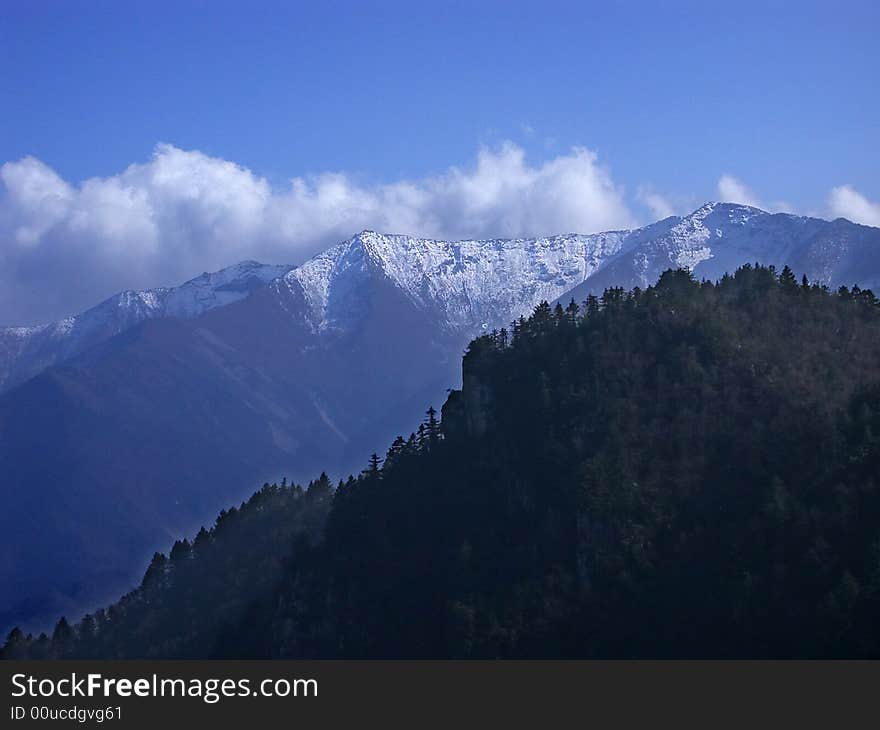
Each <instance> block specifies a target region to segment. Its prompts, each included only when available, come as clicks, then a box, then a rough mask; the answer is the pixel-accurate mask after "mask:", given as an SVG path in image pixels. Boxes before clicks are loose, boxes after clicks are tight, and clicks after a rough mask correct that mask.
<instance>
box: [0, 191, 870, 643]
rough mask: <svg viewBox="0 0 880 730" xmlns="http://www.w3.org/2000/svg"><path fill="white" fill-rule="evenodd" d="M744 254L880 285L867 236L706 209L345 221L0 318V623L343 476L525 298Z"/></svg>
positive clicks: (433, 394) (454, 373)
mask: <svg viewBox="0 0 880 730" xmlns="http://www.w3.org/2000/svg"><path fill="white" fill-rule="evenodd" d="M755 261H760V262H761V263H765V264H775V265H777V266H782V265H783V264H785V263H788V264H789V265H790V266H791V267H792V268H793V269H794V270H795V271H796V272H797V273H798V275H799V276H800V275H801V274H806V275H807V277H808V278H810V279H811V280H818V281H821V282H823V283H826V284H828V285H829V286H832V287H837V286H839V285H842V284H846V285H851V284H853V283H858V284H860V285H861V286H863V287H876V288H880V229H877V228H869V227H865V226H858V225H855V224H853V223H850V222H848V221H845V220H841V219H839V220H836V221H833V222H828V221H822V220H817V219H811V218H803V217H797V216H791V215H781V214H776V215H771V214H768V213H765V212H763V211H759V210H757V209H755V208H749V207H746V206H740V205H731V204H723V203H719V204H707V205H705V206H703V207H701V208H700V209H699V210H697V211H695V212H694V213H692V214H691V215H689V216H686V217H683V218H678V217H673V218H668V219H666V220H663V221H660V222H658V223H655V224H653V225H650V226H647V227H645V228H640V229H636V230H631V231H613V232H608V233H600V234H594V235H588V236H584V235H565V236H554V237H549V238H537V239H515V240H489V241H459V242H454V243H451V242H444V241H432V240H425V239H417V238H411V237H407V236H390V235H383V234H379V233H375V232H372V231H364V232H362V233H360V234H358V235H356V236H354V237H353V238H351V239H350V240H348V241H346V242H344V243H341V244H339V245H338V246H335V247H333V248H331V249H330V250H328V251H326V252H325V253H323V254H320V255H319V256H316V257H315V258H313V259H311V260H310V261H308V262H306V263H305V264H303V265H301V266H299V267H296V268H290V267H288V266H265V265H261V264H257V263H255V262H244V263H241V264H238V265H236V266H233V267H231V268H229V269H224V270H223V271H221V272H217V273H215V274H203V275H202V276H201V277H198V278H197V279H194V280H192V281H190V282H187V283H186V284H184V285H182V286H180V287H178V288H175V289H157V290H149V291H145V292H126V293H123V294H120V295H118V296H117V297H114V298H112V299H110V300H107V301H106V302H104V303H103V304H100V305H98V306H97V307H95V308H93V309H91V310H89V311H88V312H85V313H83V314H81V315H78V316H76V317H71V318H69V319H66V320H63V321H62V322H59V323H55V324H53V325H48V326H43V327H37V328H7V329H3V330H0V388H2V389H5V392H4V393H3V394H2V395H0V474H2V475H3V479H2V483H0V497H2V499H3V502H4V506H5V508H4V510H2V512H0V535H2V536H3V537H2V540H3V543H2V553H0V628H2V627H3V626H6V625H11V624H13V623H21V624H23V625H25V626H28V625H33V626H40V625H41V624H42V623H43V622H46V621H49V620H54V619H55V618H57V616H58V615H59V614H61V613H65V612H66V613H72V614H75V613H76V612H78V611H80V610H83V609H86V608H91V607H94V605H96V604H98V603H100V602H104V601H109V600H110V599H112V598H115V597H116V596H117V595H118V594H119V592H120V591H122V590H125V589H126V588H127V587H129V586H130V585H132V584H133V583H134V582H135V581H136V580H137V579H138V578H139V577H140V569H141V568H143V567H145V566H146V564H147V562H148V560H149V557H150V555H152V552H153V551H154V550H156V549H161V548H163V547H164V546H166V544H167V543H168V541H169V539H173V538H176V537H181V536H183V535H184V534H189V533H190V532H191V531H192V530H193V529H194V528H196V527H197V526H198V525H199V524H201V523H202V522H205V521H208V520H209V519H210V518H212V517H213V515H214V514H215V513H216V511H217V510H218V509H219V508H220V507H223V506H225V505H228V504H229V503H230V502H232V501H236V500H238V499H240V498H241V497H243V496H245V495H248V494H250V493H251V492H252V491H253V489H254V487H255V486H257V485H258V484H259V483H261V482H262V481H263V480H265V479H276V478H278V477H279V476H281V475H283V474H286V475H287V476H289V477H293V478H296V479H307V478H309V477H311V476H314V475H316V474H317V473H319V472H320V471H321V470H322V469H326V470H327V471H328V472H330V473H331V474H332V475H334V476H341V475H343V474H345V473H347V472H348V471H349V470H356V469H358V468H360V467H361V466H362V465H363V464H364V463H365V461H366V457H367V456H368V455H369V454H370V452H371V451H373V450H380V449H383V448H384V446H385V445H386V444H387V443H388V442H389V441H390V439H391V438H392V437H393V436H394V435H396V434H397V433H399V432H402V431H409V430H410V429H412V427H413V425H414V424H416V423H417V422H418V421H419V419H420V416H421V413H422V411H423V410H424V409H425V408H426V407H427V406H428V405H429V404H432V403H433V404H434V405H439V404H440V403H441V402H442V401H443V400H444V398H445V392H446V390H447V389H448V388H450V387H455V386H457V385H458V383H459V380H460V373H459V362H460V355H461V351H462V349H463V348H464V347H465V345H466V344H467V342H468V341H469V340H470V339H471V338H472V337H473V336H474V335H476V334H479V333H480V332H483V331H486V330H491V329H494V328H498V327H501V326H504V325H506V324H508V323H509V322H510V321H511V320H512V319H515V318H517V317H519V316H520V315H523V314H528V313H529V312H530V311H531V310H532V309H533V308H534V307H535V306H536V305H537V304H538V303H539V302H540V301H542V300H548V301H554V300H561V301H568V299H569V298H571V297H575V298H576V299H578V300H580V299H583V298H584V297H585V296H586V295H587V294H589V293H601V291H602V290H603V289H604V288H605V287H607V286H611V285H619V286H624V287H631V286H646V285H647V284H649V283H651V282H653V281H655V280H656V279H657V277H658V276H659V275H660V273H662V271H664V270H665V269H668V268H676V267H685V268H690V269H692V270H693V272H694V274H695V275H696V276H697V277H703V276H705V277H709V278H716V277H719V276H721V275H722V274H723V273H725V272H729V271H733V270H734V269H735V268H736V267H737V266H738V265H740V264H742V263H746V262H755ZM138 566H139V567H138Z"/></svg>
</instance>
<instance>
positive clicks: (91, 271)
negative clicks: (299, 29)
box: [0, 143, 637, 325]
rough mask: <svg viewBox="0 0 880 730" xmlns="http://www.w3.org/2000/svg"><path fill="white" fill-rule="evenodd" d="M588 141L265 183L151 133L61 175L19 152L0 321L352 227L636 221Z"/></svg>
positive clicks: (405, 229) (571, 226) (7, 214)
mask: <svg viewBox="0 0 880 730" xmlns="http://www.w3.org/2000/svg"><path fill="white" fill-rule="evenodd" d="M636 222H637V221H636V220H635V219H634V217H633V215H632V214H631V212H630V210H629V208H628V207H627V205H626V202H625V199H624V194H623V191H622V189H621V188H619V187H618V186H617V185H616V184H615V182H614V181H613V179H612V178H611V174H610V172H609V171H608V170H607V169H606V168H605V167H603V166H601V165H600V164H599V162H598V160H597V156H596V154H595V153H594V152H592V151H590V150H588V149H585V148H580V147H578V148H574V149H572V150H571V151H570V152H569V153H568V154H564V155H560V156H558V157H555V158H553V159H550V160H548V161H546V162H543V163H541V164H538V165H530V164H529V163H528V162H527V160H526V158H525V153H524V151H523V150H522V149H521V148H520V147H518V146H516V145H514V144H512V143H506V144H503V145H501V146H500V147H498V148H496V149H488V148H485V149H482V150H480V152H479V154H478V155H477V159H476V161H475V162H474V163H473V164H472V165H471V166H469V167H467V168H458V167H453V168H450V169H449V170H447V171H445V172H444V173H442V174H440V175H436V176H432V177H426V178H423V179H418V180H403V181H397V182H392V183H382V184H366V183H361V182H358V180H357V179H356V178H354V177H352V176H351V175H348V174H346V173H323V174H318V175H313V176H309V177H297V178H294V179H292V180H291V181H290V184H289V186H287V187H286V188H285V189H283V190H273V189H272V187H271V186H270V185H269V183H268V182H267V181H266V180H265V179H264V178H262V177H260V176H258V175H255V174H254V173H253V172H251V171H250V170H248V169H246V168H244V167H241V166H239V165H236V164H234V163H232V162H228V161H226V160H222V159H218V158H214V157H209V156H207V155H205V154H202V153H201V152H197V151H186V150H181V149H178V148H177V147H174V146H172V145H168V144H160V145H158V146H157V147H156V149H155V151H154V153H153V156H152V158H151V159H150V160H149V161H148V162H146V163H143V164H135V165H131V166H130V167H128V168H127V169H126V170H124V171H123V172H121V173H119V174H117V175H113V176H111V177H106V178H93V179H90V180H86V181H85V182H83V183H82V184H79V185H74V184H71V183H70V182H67V181H65V180H63V179H62V178H61V177H60V176H59V175H58V174H57V173H56V172H55V171H54V170H53V169H52V168H51V167H49V166H48V165H46V164H44V163H43V162H41V161H40V160H37V159H34V158H32V157H28V158H24V159H22V160H19V161H17V162H8V163H6V164H4V165H2V167H0V325H11V324H34V323H38V322H44V321H49V320H51V319H55V318H58V317H61V316H64V315H67V314H70V313H74V312H77V311H80V310H82V309H85V308H86V307H88V306H91V305H93V304H95V303H97V302H98V301H100V300H101V299H103V298H105V297H107V296H110V295H111V294H113V293H115V292H117V291H120V290H122V289H127V288H145V287H150V286H158V285H171V284H175V283H179V282H181V281H183V280H185V279H187V278H190V277H192V276H195V275H197V274H199V273H200V272H202V271H204V270H214V269H218V268H222V267H224V266H228V265H230V264H232V263H234V262H236V261H238V260H241V259H245V258H253V259H257V260H260V261H265V262H270V263H276V262H277V263H298V262H299V261H301V260H303V259H304V258H306V257H307V256H309V255H311V254H313V253H315V252H317V251H319V250H321V249H323V248H325V247H327V246H329V245H332V244H334V243H336V242H338V241H341V240H343V239H345V238H348V237H349V236H351V235H352V234H353V233H356V232H357V231H359V230H362V229H364V228H372V229H376V230H381V231H387V232H394V233H409V234H413V235H420V236H428V237H436V238H470V237H513V236H528V235H537V234H550V233H563V232H572V231H576V232H583V233H589V232H594V231H600V230H607V229H612V228H622V227H627V226H632V225H635V224H636Z"/></svg>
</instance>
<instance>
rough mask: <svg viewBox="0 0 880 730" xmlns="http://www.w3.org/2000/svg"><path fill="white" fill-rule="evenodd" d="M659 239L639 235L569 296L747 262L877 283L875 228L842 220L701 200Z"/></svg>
mask: <svg viewBox="0 0 880 730" xmlns="http://www.w3.org/2000/svg"><path fill="white" fill-rule="evenodd" d="M668 220H669V221H670V222H671V225H670V226H669V228H668V229H667V230H666V231H663V232H659V233H658V234H657V235H643V232H644V231H646V230H647V229H642V230H641V231H639V232H636V233H638V234H639V235H641V238H642V241H641V242H640V243H637V244H634V245H630V246H628V247H627V250H626V251H625V252H623V253H621V254H620V255H619V256H617V257H616V258H615V259H614V260H613V261H611V262H609V263H608V264H607V265H606V266H604V267H603V268H602V270H601V271H599V272H597V274H596V275H594V276H592V277H591V278H589V279H588V280H587V281H585V282H584V283H583V284H581V285H579V286H578V287H577V288H575V289H574V290H573V291H572V292H570V293H567V294H566V295H565V299H566V300H567V299H568V297H570V296H571V297H574V298H575V299H576V300H577V301H581V300H583V299H584V298H585V297H586V296H587V295H588V294H597V295H598V294H601V293H602V292H603V291H604V290H605V289H606V288H607V287H611V286H620V287H624V288H627V289H629V288H632V287H635V286H638V287H642V288H644V287H646V286H649V285H651V284H653V283H654V282H656V281H657V279H658V277H659V276H660V274H662V273H663V272H664V271H665V270H666V269H670V268H685V269H688V270H689V271H692V272H693V274H694V276H696V277H697V278H698V279H710V280H715V279H718V278H720V277H721V276H723V275H724V274H725V273H732V272H733V271H735V270H736V269H737V268H738V267H739V266H742V265H743V264H747V263H756V262H757V263H760V264H763V265H773V266H776V267H777V268H779V269H781V268H782V267H783V266H785V265H788V266H790V267H791V268H792V269H793V270H794V271H795V272H796V273H797V275H798V276H800V275H806V276H807V278H808V279H809V280H810V281H813V282H819V283H822V284H825V285H827V286H829V287H832V288H836V287H838V286H840V285H843V284H845V285H848V286H850V285H852V284H854V283H858V284H859V285H860V286H862V287H863V288H866V287H874V288H876V287H877V286H878V285H880V229H877V228H870V227H868V226H860V225H857V224H855V223H852V222H850V221H847V220H844V219H838V220H836V221H825V220H821V219H818V218H808V217H804V216H797V215H791V214H788V213H767V212H765V211H763V210H759V209H758V208H753V207H750V206H747V205H739V204H734V203H706V204H705V205H703V206H701V207H700V208H698V209H697V210H695V211H694V212H693V213H691V214H690V215H687V216H684V217H682V218H672V219H668Z"/></svg>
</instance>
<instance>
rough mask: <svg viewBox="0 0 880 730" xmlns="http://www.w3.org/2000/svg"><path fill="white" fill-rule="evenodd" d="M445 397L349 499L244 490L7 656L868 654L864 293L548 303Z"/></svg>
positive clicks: (481, 355)
mask: <svg viewBox="0 0 880 730" xmlns="http://www.w3.org/2000/svg"><path fill="white" fill-rule="evenodd" d="M463 376H464V377H463V388H462V390H460V391H452V392H451V393H450V394H449V398H448V400H447V401H446V403H445V405H444V406H443V409H442V418H439V417H438V414H437V413H436V412H435V411H434V410H433V409H431V410H429V411H428V414H427V417H426V419H425V421H424V423H423V424H422V425H421V426H420V427H419V429H418V431H417V432H416V433H414V434H412V435H411V436H410V437H409V438H398V439H397V440H396V441H395V442H394V443H393V444H392V445H391V447H390V448H389V450H388V452H387V454H386V455H385V456H384V458H382V457H379V456H376V455H374V456H373V458H371V459H370V461H369V463H368V465H367V467H366V468H365V470H364V471H363V472H362V473H361V474H359V475H358V476H357V477H350V478H349V479H347V480H346V481H343V482H341V483H339V484H338V485H335V486H334V485H331V483H330V481H329V480H328V479H327V477H326V476H324V475H322V476H321V478H319V479H317V480H316V481H314V482H313V483H312V484H310V485H309V486H308V487H307V488H306V489H303V488H300V487H299V486H295V485H293V486H288V485H287V484H285V483H282V484H281V485H266V486H264V487H263V488H262V489H261V490H260V491H259V492H258V493H257V494H255V495H254V496H253V497H252V498H251V499H250V500H249V501H248V502H247V503H245V504H242V505H241V506H240V507H239V508H234V509H231V510H229V511H226V512H223V513H221V515H220V517H219V518H218V520H217V523H216V525H215V526H214V527H213V528H212V529H211V530H202V531H201V532H200V533H199V534H198V535H197V536H195V538H194V539H193V540H192V542H190V541H181V542H178V543H176V544H175V545H174V547H173V548H172V549H171V551H170V554H169V555H168V556H164V555H159V554H157V555H156V556H155V558H154V560H153V562H152V564H151V565H150V567H149V569H148V570H147V572H146V575H145V576H144V579H143V582H142V584H141V585H140V586H139V587H138V588H137V589H135V590H134V591H132V592H131V593H130V594H128V595H127V596H125V597H124V598H122V599H121V600H120V601H119V602H118V603H116V604H114V605H113V606H110V607H109V608H107V609H103V610H100V611H98V612H96V613H94V614H91V615H88V616H86V617H84V618H83V619H81V620H80V621H79V622H77V623H75V624H70V623H68V622H67V621H66V620H65V619H61V620H60V621H59V622H58V625H57V626H56V628H55V630H54V632H53V635H52V636H51V637H48V636H40V637H32V636H24V635H22V633H21V632H20V631H17V630H16V631H13V632H12V633H11V634H10V635H9V638H8V640H7V642H6V646H5V648H4V650H3V655H4V656H5V657H7V658H15V657H29V658H46V657H60V658H65V657H104V658H117V657H118V658H135V657H148V658H155V657H185V658H188V657H266V658H340V657H346V658H360V657H373V658H398V657H490V658H491V657H500V658H516V657H586V658H592V657H620V658H629V657H758V658H761V657H780V658H782V657H785V658H788V657H878V656H880V304H878V300H877V299H876V298H875V296H874V295H873V294H872V293H871V292H869V291H865V290H860V289H858V288H857V287H854V288H853V289H847V288H842V289H840V290H839V291H837V292H830V291H828V290H827V289H825V288H824V287H821V286H818V285H814V284H810V283H808V282H807V281H806V280H803V281H801V282H798V281H797V279H796V278H795V276H794V275H793V274H792V272H791V271H790V270H789V269H787V268H786V269H784V270H783V271H782V272H781V273H780V272H776V271H774V270H773V269H772V268H765V267H761V266H757V265H755V266H745V267H743V268H741V269H739V270H738V271H737V272H736V274H735V275H732V276H725V277H724V278H722V279H721V280H720V281H718V282H717V283H709V282H697V281H694V280H693V278H692V277H691V275H690V274H688V273H687V272H685V271H681V270H679V271H668V272H666V273H665V274H664V275H663V276H662V277H661V279H660V281H659V282H658V283H657V284H656V285H655V286H653V287H650V288H648V289H646V290H639V289H635V290H633V291H624V290H622V289H609V290H607V291H606V292H605V294H604V295H603V296H602V297H600V298H595V297H590V298H589V299H587V301H586V302H583V303H581V304H580V305H578V304H576V303H574V302H572V303H570V304H569V305H568V307H563V306H559V305H557V306H556V307H555V308H553V307H551V306H550V305H548V304H546V303H544V304H542V305H540V306H539V307H538V308H537V309H536V311H535V312H534V313H533V315H532V316H531V317H529V318H528V319H520V320H519V321H517V322H514V323H513V324H512V326H511V327H510V329H509V330H507V329H505V330H501V331H499V332H493V333H491V334H490V335H486V336H484V337H480V338H478V339H476V340H474V341H473V342H472V343H471V344H470V346H469V348H468V351H467V352H466V354H465V356H464V361H463ZM233 427H234V424H230V428H233Z"/></svg>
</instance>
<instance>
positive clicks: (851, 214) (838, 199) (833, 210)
mask: <svg viewBox="0 0 880 730" xmlns="http://www.w3.org/2000/svg"><path fill="white" fill-rule="evenodd" d="M828 210H829V214H830V216H831V217H832V218H847V219H849V220H851V221H853V222H854V223H861V224H863V225H866V226H880V203H873V202H871V201H870V200H868V199H867V198H866V197H865V196H864V195H862V194H861V193H860V192H859V191H858V190H853V188H852V187H850V186H849V185H841V186H840V187H837V188H834V189H833V190H832V191H831V193H830V195H829V196H828Z"/></svg>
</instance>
